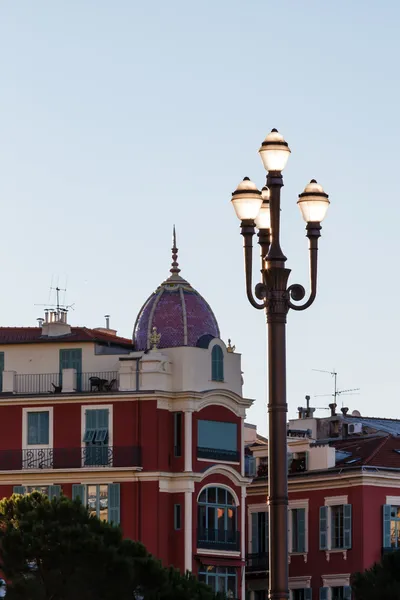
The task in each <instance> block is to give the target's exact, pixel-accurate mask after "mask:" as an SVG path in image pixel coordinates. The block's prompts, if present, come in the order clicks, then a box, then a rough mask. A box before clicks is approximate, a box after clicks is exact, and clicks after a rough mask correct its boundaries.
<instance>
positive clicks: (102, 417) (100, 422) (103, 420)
mask: <svg viewBox="0 0 400 600" xmlns="http://www.w3.org/2000/svg"><path fill="white" fill-rule="evenodd" d="M93 412H96V429H107V430H108V409H107V408H102V409H100V410H96V411H93Z"/></svg>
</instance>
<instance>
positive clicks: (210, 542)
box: [197, 528, 240, 550]
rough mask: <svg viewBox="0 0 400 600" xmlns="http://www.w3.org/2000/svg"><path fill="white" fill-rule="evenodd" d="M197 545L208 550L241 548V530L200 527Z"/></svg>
mask: <svg viewBox="0 0 400 600" xmlns="http://www.w3.org/2000/svg"><path fill="white" fill-rule="evenodd" d="M197 547H198V548H205V549H207V550H239V549H240V531H224V530H220V529H202V528H199V529H198V530H197Z"/></svg>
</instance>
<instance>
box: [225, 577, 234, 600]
mask: <svg viewBox="0 0 400 600" xmlns="http://www.w3.org/2000/svg"><path fill="white" fill-rule="evenodd" d="M226 595H227V598H236V576H232V575H231V576H230V577H228V579H227V592H226Z"/></svg>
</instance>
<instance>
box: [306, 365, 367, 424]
mask: <svg viewBox="0 0 400 600" xmlns="http://www.w3.org/2000/svg"><path fill="white" fill-rule="evenodd" d="M313 371H318V372H319V373H329V375H332V377H333V378H334V386H333V394H317V395H316V396H315V398H317V397H322V396H333V403H334V404H335V405H336V406H337V399H338V397H339V396H341V395H342V394H345V395H352V392H358V391H359V389H360V388H350V389H348V390H338V388H337V375H338V374H337V371H335V369H333V370H332V371H324V370H322V369H313ZM336 406H335V408H336ZM342 408H344V402H343V401H342ZM342 412H343V411H342ZM343 414H346V413H343Z"/></svg>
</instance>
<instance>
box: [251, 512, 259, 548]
mask: <svg viewBox="0 0 400 600" xmlns="http://www.w3.org/2000/svg"><path fill="white" fill-rule="evenodd" d="M251 553H252V554H258V513H256V512H253V513H251Z"/></svg>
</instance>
